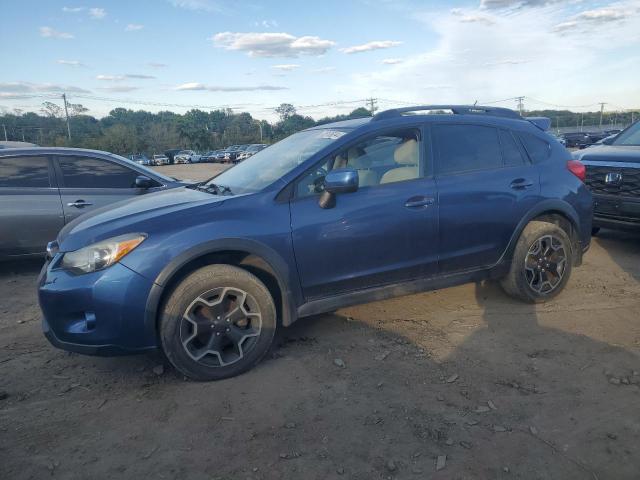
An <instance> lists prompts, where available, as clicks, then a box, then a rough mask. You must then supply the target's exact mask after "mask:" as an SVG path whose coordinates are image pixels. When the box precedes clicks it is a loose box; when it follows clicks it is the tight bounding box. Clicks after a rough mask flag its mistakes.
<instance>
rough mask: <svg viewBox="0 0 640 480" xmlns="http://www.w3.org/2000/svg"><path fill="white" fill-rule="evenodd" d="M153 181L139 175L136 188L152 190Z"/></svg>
mask: <svg viewBox="0 0 640 480" xmlns="http://www.w3.org/2000/svg"><path fill="white" fill-rule="evenodd" d="M152 185H153V181H152V180H151V179H150V178H149V177H147V176H146V175H138V176H137V177H136V188H144V189H147V188H151V186H152Z"/></svg>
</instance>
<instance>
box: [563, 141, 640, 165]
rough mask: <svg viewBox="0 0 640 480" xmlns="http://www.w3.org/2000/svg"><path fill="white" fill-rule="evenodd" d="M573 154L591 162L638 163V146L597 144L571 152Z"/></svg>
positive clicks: (576, 157) (578, 158) (639, 155)
mask: <svg viewBox="0 0 640 480" xmlns="http://www.w3.org/2000/svg"><path fill="white" fill-rule="evenodd" d="M573 156H574V158H575V159H577V160H581V161H586V162H589V161H593V162H630V163H640V147H638V146H618V145H598V146H595V147H589V148H586V149H584V150H580V151H578V152H573Z"/></svg>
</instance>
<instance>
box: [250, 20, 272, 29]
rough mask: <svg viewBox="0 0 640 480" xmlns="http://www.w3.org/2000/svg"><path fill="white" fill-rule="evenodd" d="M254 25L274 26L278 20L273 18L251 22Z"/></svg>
mask: <svg viewBox="0 0 640 480" xmlns="http://www.w3.org/2000/svg"><path fill="white" fill-rule="evenodd" d="M253 25H254V26H255V27H262V28H276V27H277V26H278V22H276V21H275V20H262V21H261V22H253Z"/></svg>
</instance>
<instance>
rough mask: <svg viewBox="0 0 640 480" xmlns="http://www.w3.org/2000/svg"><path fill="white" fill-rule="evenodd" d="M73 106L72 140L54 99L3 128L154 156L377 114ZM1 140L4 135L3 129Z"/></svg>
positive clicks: (266, 138) (2, 120)
mask: <svg viewBox="0 0 640 480" xmlns="http://www.w3.org/2000/svg"><path fill="white" fill-rule="evenodd" d="M67 108H68V111H69V127H70V130H71V139H69V138H68V132H67V124H66V116H65V113H64V109H63V107H60V106H58V105H56V104H54V103H51V102H44V103H43V105H42V109H41V111H40V113H35V112H26V113H23V112H14V113H10V114H4V115H2V116H0V128H4V129H6V132H7V139H8V140H18V141H26V142H32V143H36V144H38V145H41V146H63V147H79V148H91V149H98V150H106V151H109V152H113V153H117V154H120V155H129V154H131V153H146V154H148V155H152V154H154V153H162V152H164V151H165V150H168V149H171V148H188V149H193V150H198V151H207V150H215V149H218V148H223V147H226V146H229V145H233V144H246V143H273V142H276V141H278V140H280V139H282V138H284V137H286V136H288V135H291V134H292V133H295V132H297V131H300V130H303V129H305V128H309V127H312V126H314V125H319V124H322V123H329V122H333V121H338V120H346V119H351V118H361V117H368V116H370V115H371V113H370V112H369V110H367V109H366V108H357V109H355V110H353V111H352V112H351V113H349V114H348V115H338V116H335V117H326V118H323V119H320V120H318V121H316V120H314V119H313V118H311V117H309V116H303V115H300V114H299V113H297V111H296V109H295V107H294V106H293V105H291V104H286V103H285V104H282V105H280V106H279V107H278V108H276V113H278V115H279V120H278V121H277V122H275V123H269V122H267V121H266V120H258V119H255V118H253V117H252V116H251V114H250V113H247V112H243V113H235V112H233V111H232V110H230V109H226V110H214V111H210V112H205V111H203V110H198V109H193V110H189V111H188V112H186V113H184V114H178V113H174V112H169V111H163V112H158V113H151V112H147V111H144V110H137V111H134V110H130V109H126V108H115V109H113V110H111V111H110V112H109V114H108V115H107V116H106V117H103V118H100V119H97V118H95V117H92V116H90V115H87V114H86V111H87V109H86V108H85V107H84V106H82V105H80V104H67ZM0 139H4V131H3V130H2V129H0Z"/></svg>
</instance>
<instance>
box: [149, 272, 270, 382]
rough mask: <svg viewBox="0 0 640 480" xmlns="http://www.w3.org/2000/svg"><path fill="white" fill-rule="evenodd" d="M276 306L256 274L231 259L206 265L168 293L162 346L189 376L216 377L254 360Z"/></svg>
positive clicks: (266, 341)
mask: <svg viewBox="0 0 640 480" xmlns="http://www.w3.org/2000/svg"><path fill="white" fill-rule="evenodd" d="M275 330H276V309H275V305H274V302H273V298H272V297H271V294H270V293H269V290H268V289H267V287H265V286H264V284H263V283H262V282H261V281H260V280H258V278H257V277H255V276H254V275H252V274H251V273H249V272H247V271H246V270H243V269H241V268H237V267H233V266H231V265H210V266H208V267H204V268H201V269H200V270H197V271H195V272H193V273H192V274H190V275H189V276H188V277H186V278H185V279H184V280H183V281H182V282H180V284H179V285H178V286H177V287H176V288H175V289H174V291H173V292H172V293H171V295H170V297H169V299H168V300H167V302H166V303H165V306H164V310H163V313H162V317H161V320H160V340H161V344H162V349H163V350H164V353H165V355H166V356H167V358H168V359H169V361H170V362H171V363H172V365H173V366H174V367H175V368H176V369H177V370H178V371H180V372H181V373H183V374H184V375H186V376H187V377H189V378H192V379H194V380H219V379H223V378H228V377H233V376H235V375H239V374H241V373H243V372H245V371H247V370H249V369H250V368H252V367H253V366H254V365H256V364H257V363H258V362H259V361H260V359H262V357H263V356H264V354H265V353H267V351H268V350H269V347H270V346H271V343H272V341H273V337H274V334H275Z"/></svg>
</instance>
